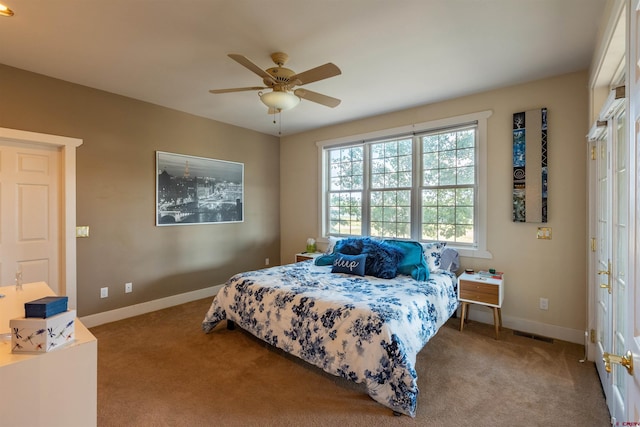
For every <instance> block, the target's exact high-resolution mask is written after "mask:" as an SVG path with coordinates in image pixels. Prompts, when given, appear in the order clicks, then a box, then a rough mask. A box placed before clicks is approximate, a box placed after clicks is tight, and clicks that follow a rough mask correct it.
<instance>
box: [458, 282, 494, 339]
mask: <svg viewBox="0 0 640 427" xmlns="http://www.w3.org/2000/svg"><path fill="white" fill-rule="evenodd" d="M503 298H504V275H503V274H502V273H496V274H495V275H483V274H479V273H471V274H469V273H462V274H461V275H460V276H459V277H458V300H459V301H460V302H461V303H462V306H461V312H460V331H461V332H462V330H463V329H464V322H465V318H467V317H468V316H469V313H468V310H469V304H480V305H484V306H487V307H491V308H492V309H493V324H494V327H495V329H496V339H499V338H500V334H499V330H500V328H501V327H502V311H501V308H502V300H503Z"/></svg>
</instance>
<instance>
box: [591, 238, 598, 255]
mask: <svg viewBox="0 0 640 427" xmlns="http://www.w3.org/2000/svg"><path fill="white" fill-rule="evenodd" d="M596 250H598V243H597V240H596V238H595V237H592V238H591V252H595V251H596Z"/></svg>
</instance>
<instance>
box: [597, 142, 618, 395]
mask: <svg viewBox="0 0 640 427" xmlns="http://www.w3.org/2000/svg"><path fill="white" fill-rule="evenodd" d="M611 137H612V134H611V132H610V130H609V129H607V132H606V133H604V134H603V138H602V139H598V140H597V141H596V142H595V152H594V156H595V161H596V168H595V169H596V172H595V180H596V184H595V187H596V192H595V197H596V208H595V211H596V248H597V249H596V257H595V263H596V266H595V271H594V272H593V273H594V274H596V278H595V281H594V283H595V284H596V289H595V295H596V310H595V316H596V328H595V330H596V334H595V338H596V340H595V341H596V359H595V361H596V367H597V369H598V375H599V376H600V381H601V382H602V385H603V390H604V393H605V396H606V398H607V401H609V400H610V399H611V395H612V392H611V390H612V387H611V381H610V378H609V375H608V373H607V372H606V370H605V366H604V361H603V357H604V353H605V352H607V351H611V350H610V349H611V340H612V333H611V331H612V326H611V323H612V321H613V319H612V298H611V292H610V289H611V288H610V279H611V275H610V271H609V269H610V264H611V257H612V255H611V216H612V212H611V193H612V191H611V185H612V180H611V179H609V178H610V176H611V169H610V165H611V163H610V161H609V159H610V158H611V152H610V147H611V144H610V143H609V141H610V139H611Z"/></svg>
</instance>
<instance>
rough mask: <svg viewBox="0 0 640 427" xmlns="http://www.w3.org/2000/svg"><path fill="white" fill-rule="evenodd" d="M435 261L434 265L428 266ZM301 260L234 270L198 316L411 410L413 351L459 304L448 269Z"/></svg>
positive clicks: (398, 409)
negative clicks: (386, 273) (367, 268)
mask: <svg viewBox="0 0 640 427" xmlns="http://www.w3.org/2000/svg"><path fill="white" fill-rule="evenodd" d="M432 267H433V266H432ZM332 270H334V271H335V269H334V267H333V265H315V263H314V261H312V260H309V261H303V262H299V263H295V264H288V265H282V266H277V267H271V268H266V269H262V270H257V271H250V272H245V273H240V274H237V275H235V276H233V277H232V278H231V279H229V281H228V282H227V283H226V284H225V285H224V286H223V287H222V289H220V291H219V292H218V294H217V296H216V297H215V298H214V300H213V302H212V304H211V306H210V308H209V310H208V312H207V314H206V316H205V319H204V321H203V323H202V329H203V330H204V331H205V332H207V333H210V332H211V331H213V329H214V328H215V327H216V326H217V325H218V324H219V323H220V322H222V321H223V320H225V319H226V320H227V326H228V327H230V326H233V325H234V324H237V325H238V326H239V327H241V328H242V329H244V330H246V331H248V332H250V333H251V334H253V335H255V336H256V337H258V338H259V339H261V340H263V341H265V342H267V343H268V344H270V345H273V346H274V347H277V348H280V349H282V350H284V351H286V352H288V353H290V354H293V355H295V356H297V357H299V358H301V359H303V360H305V361H306V362H309V363H311V364H313V365H315V366H317V367H319V368H321V369H323V370H324V371H326V372H328V373H330V374H332V375H336V376H340V377H343V378H346V379H348V380H351V381H354V382H356V383H364V384H365V386H366V389H367V392H368V394H369V395H370V396H371V397H372V398H373V399H374V400H375V401H377V402H379V403H381V404H382V405H385V406H387V407H389V408H390V409H392V410H393V411H394V413H396V414H406V415H409V416H411V417H414V416H415V411H416V404H417V397H418V386H417V373H416V370H415V363H416V357H417V354H418V352H419V351H420V350H421V349H422V348H423V347H424V345H425V344H426V343H427V342H428V341H429V340H430V339H431V338H432V337H433V336H434V335H435V334H436V332H437V331H438V329H439V328H440V327H441V326H442V325H443V324H444V323H445V322H446V320H447V319H448V318H449V317H451V316H452V314H453V313H454V312H455V310H456V308H457V307H458V301H457V298H456V287H457V280H456V276H455V274H454V273H453V272H451V271H449V270H443V269H434V271H431V272H430V274H428V279H426V280H416V279H414V278H413V277H411V276H410V275H405V274H398V275H397V276H396V277H394V278H392V279H385V278H379V277H373V276H370V275H354V274H346V273H336V272H332Z"/></svg>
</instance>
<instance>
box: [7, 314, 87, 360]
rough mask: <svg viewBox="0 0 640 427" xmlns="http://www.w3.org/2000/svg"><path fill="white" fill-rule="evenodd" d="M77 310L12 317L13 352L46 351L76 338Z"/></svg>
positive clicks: (10, 324)
mask: <svg viewBox="0 0 640 427" xmlns="http://www.w3.org/2000/svg"><path fill="white" fill-rule="evenodd" d="M75 321H76V311H75V310H69V311H65V312H64V313H60V314H56V315H55V316H51V317H47V318H46V319H39V318H37V317H23V318H18V319H11V320H10V321H9V327H10V328H11V352H13V353H34V352H35V353H46V352H49V351H51V350H55V349H57V348H60V347H63V346H65V345H66V344H69V343H71V342H73V341H74V340H75V331H76V325H75Z"/></svg>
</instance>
